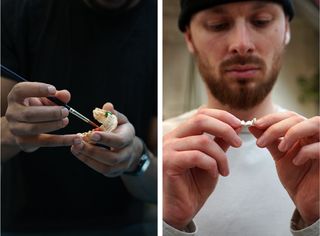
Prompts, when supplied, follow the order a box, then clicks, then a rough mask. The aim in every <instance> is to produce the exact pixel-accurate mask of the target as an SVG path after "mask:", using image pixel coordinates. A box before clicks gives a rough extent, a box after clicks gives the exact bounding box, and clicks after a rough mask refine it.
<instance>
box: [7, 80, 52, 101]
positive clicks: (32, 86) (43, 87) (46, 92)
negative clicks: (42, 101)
mask: <svg viewBox="0 0 320 236" xmlns="http://www.w3.org/2000/svg"><path fill="white" fill-rule="evenodd" d="M55 93H56V88H55V87H54V86H53V85H50V84H45V83H40V82H21V83H18V84H16V85H15V86H14V87H13V88H12V90H11V91H10V93H9V95H8V101H14V102H19V103H21V102H23V101H24V99H25V98H28V97H47V96H52V95H54V94H55Z"/></svg>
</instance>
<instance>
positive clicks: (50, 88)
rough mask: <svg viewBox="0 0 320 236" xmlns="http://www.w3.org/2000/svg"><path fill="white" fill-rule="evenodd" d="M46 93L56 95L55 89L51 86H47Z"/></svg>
mask: <svg viewBox="0 0 320 236" xmlns="http://www.w3.org/2000/svg"><path fill="white" fill-rule="evenodd" d="M48 92H49V94H55V93H56V88H55V87H54V86H52V85H49V86H48Z"/></svg>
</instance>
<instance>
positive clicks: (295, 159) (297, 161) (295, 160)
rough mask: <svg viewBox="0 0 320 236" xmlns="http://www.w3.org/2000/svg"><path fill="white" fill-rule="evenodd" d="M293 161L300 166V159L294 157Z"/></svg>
mask: <svg viewBox="0 0 320 236" xmlns="http://www.w3.org/2000/svg"><path fill="white" fill-rule="evenodd" d="M292 163H293V164H294V165H296V166H298V165H299V160H297V158H294V159H293V160H292Z"/></svg>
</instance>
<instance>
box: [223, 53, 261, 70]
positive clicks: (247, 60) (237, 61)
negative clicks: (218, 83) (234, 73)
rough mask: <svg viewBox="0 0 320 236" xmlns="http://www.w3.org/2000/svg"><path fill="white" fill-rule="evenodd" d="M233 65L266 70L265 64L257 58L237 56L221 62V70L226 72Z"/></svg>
mask: <svg viewBox="0 0 320 236" xmlns="http://www.w3.org/2000/svg"><path fill="white" fill-rule="evenodd" d="M233 65H256V66H258V67H261V68H265V62H264V61H263V60H262V59H260V58H259V57H256V56H240V55H236V56H233V57H230V58H228V59H226V60H224V61H223V62H221V65H220V68H221V69H222V70H225V69H226V68H228V67H230V66H233Z"/></svg>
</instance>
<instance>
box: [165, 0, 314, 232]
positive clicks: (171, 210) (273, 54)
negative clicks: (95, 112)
mask: <svg viewBox="0 0 320 236" xmlns="http://www.w3.org/2000/svg"><path fill="white" fill-rule="evenodd" d="M293 16H294V12H293V7H292V3H291V1H289V0H282V1H240V0H236V1H235V0H230V1H227V0H202V1H199V0H181V13H180V18H179V28H180V30H181V31H182V32H183V33H184V36H185V40H186V44H187V47H188V50H189V51H190V52H191V53H192V54H193V55H194V57H195V58H196V61H197V65H198V68H199V71H200V74H201V76H202V78H203V80H204V82H205V84H206V88H207V95H208V104H206V105H204V106H202V107H201V108H199V109H197V110H193V111H190V112H188V113H185V114H183V115H181V116H179V117H175V118H172V119H169V120H167V121H165V122H164V133H165V136H164V138H163V220H164V223H163V224H164V235H196V234H199V235H219V236H220V235H250V236H257V235H259V236H264V235H265V236H267V235H273V236H276V235H290V234H291V233H292V234H294V235H319V156H320V153H319V124H320V119H319V117H312V118H310V119H307V118H305V117H302V116H301V115H299V114H297V113H295V112H292V111H287V110H285V109H283V108H281V107H279V106H277V105H276V104H274V103H273V102H272V98H271V90H272V88H273V85H274V83H275V81H276V79H277V76H278V74H279V71H280V68H281V61H282V57H283V53H284V51H285V48H286V45H287V44H288V43H289V41H290V21H291V19H292V18H293ZM254 118H256V119H257V120H255V122H249V123H251V124H252V123H253V125H252V126H251V127H246V126H243V124H249V123H248V122H243V121H242V122H241V120H244V121H250V120H253V119H254ZM220 175H221V176H224V177H225V178H219V176H220ZM279 180H280V181H279ZM292 214H293V216H292ZM290 218H292V220H291V225H290ZM290 232H291V233H290Z"/></svg>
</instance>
